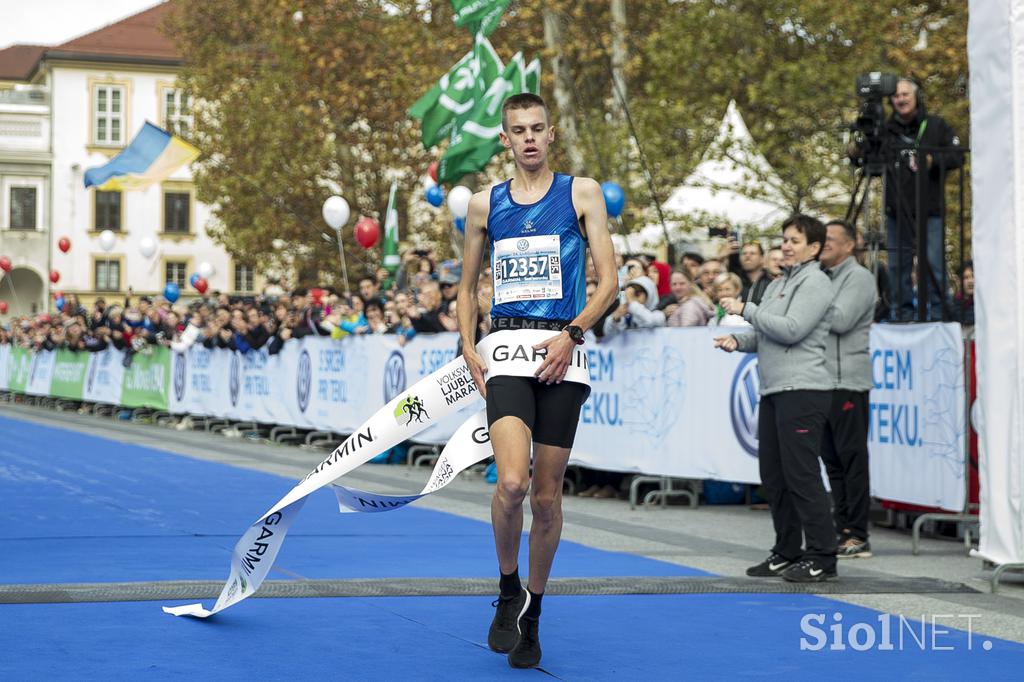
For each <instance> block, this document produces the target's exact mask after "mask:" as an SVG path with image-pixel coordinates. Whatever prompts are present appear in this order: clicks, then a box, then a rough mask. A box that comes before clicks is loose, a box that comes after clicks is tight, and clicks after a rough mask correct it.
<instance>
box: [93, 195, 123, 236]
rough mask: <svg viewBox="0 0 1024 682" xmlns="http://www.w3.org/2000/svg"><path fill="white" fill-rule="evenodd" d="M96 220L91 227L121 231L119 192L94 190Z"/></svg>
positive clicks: (98, 229) (99, 229)
mask: <svg viewBox="0 0 1024 682" xmlns="http://www.w3.org/2000/svg"><path fill="white" fill-rule="evenodd" d="M95 201H96V211H95V214H96V221H95V224H94V225H93V228H94V229H95V230H96V231H97V232H99V231H101V230H113V231H114V232H120V231H121V193H120V192H101V191H99V190H96V199H95Z"/></svg>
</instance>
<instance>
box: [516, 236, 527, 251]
mask: <svg viewBox="0 0 1024 682" xmlns="http://www.w3.org/2000/svg"><path fill="white" fill-rule="evenodd" d="M516 248H517V249H519V250H520V251H526V250H527V249H528V248H530V242H529V240H526V239H520V240H519V241H517V242H516Z"/></svg>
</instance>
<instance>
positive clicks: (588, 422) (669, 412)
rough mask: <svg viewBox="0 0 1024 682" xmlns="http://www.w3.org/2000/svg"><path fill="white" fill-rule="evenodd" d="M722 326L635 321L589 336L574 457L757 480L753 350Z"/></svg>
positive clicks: (600, 464)
mask: <svg viewBox="0 0 1024 682" xmlns="http://www.w3.org/2000/svg"><path fill="white" fill-rule="evenodd" d="M721 333H722V331H721V330H720V329H711V328H707V327H687V328H679V329H649V330H648V329H638V330H634V331H629V332H627V333H625V334H619V335H617V336H614V337H612V338H610V339H608V340H607V341H605V342H603V343H587V344H585V346H584V347H585V348H586V349H587V357H588V360H589V364H590V385H591V389H592V390H591V394H590V398H589V399H588V400H587V402H586V404H584V406H583V410H582V412H581V415H580V427H579V431H578V432H577V435H576V443H575V445H574V446H573V459H572V461H573V462H574V463H576V464H581V465H584V466H588V467H593V468H596V469H605V470H608V471H628V472H636V473H645V474H654V475H664V476H678V477H682V478H698V479H704V478H715V479H719V480H724V481H737V482H747V483H756V482H757V481H758V476H759V475H758V464H757V404H758V387H759V383H758V376H757V356H755V355H746V354H743V353H725V352H723V351H721V350H717V349H715V348H713V346H712V339H713V338H714V337H715V336H718V335H720V334H721Z"/></svg>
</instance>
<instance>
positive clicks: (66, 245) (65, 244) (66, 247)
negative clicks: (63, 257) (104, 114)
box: [57, 237, 71, 253]
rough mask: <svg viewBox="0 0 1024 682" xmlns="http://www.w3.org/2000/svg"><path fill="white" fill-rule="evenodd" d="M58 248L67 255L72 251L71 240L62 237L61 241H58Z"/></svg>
mask: <svg viewBox="0 0 1024 682" xmlns="http://www.w3.org/2000/svg"><path fill="white" fill-rule="evenodd" d="M57 248H58V249H60V250H61V251H62V252H63V253H67V252H68V251H70V250H71V240H70V239H68V238H67V237H61V238H60V239H58V240H57Z"/></svg>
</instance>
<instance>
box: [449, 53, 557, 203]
mask: <svg viewBox="0 0 1024 682" xmlns="http://www.w3.org/2000/svg"><path fill="white" fill-rule="evenodd" d="M539 87H540V61H539V60H536V59H535V60H533V61H532V62H530V64H529V66H525V65H524V64H523V55H522V53H516V55H515V56H514V57H512V61H510V62H509V63H508V65H507V66H506V67H505V71H504V72H503V73H502V74H501V75H500V76H499V77H498V78H495V79H494V81H493V82H492V83H491V85H490V87H488V88H487V92H486V93H484V96H483V97H482V98H481V99H480V101H479V102H477V104H476V106H475V107H474V108H473V110H472V111H471V112H470V113H469V116H468V117H467V120H466V122H465V123H463V124H462V127H461V128H460V129H459V130H458V131H456V132H455V133H454V134H453V135H452V141H451V144H450V145H449V146H448V149H447V150H446V151H445V153H444V156H443V157H441V161H440V163H439V164H438V168H437V181H438V182H440V183H451V182H456V181H457V180H458V179H459V178H461V177H462V176H463V175H466V174H467V173H477V172H479V171H482V170H483V169H484V167H485V166H486V165H487V163H488V162H489V161H490V160H491V158H492V157H494V155H495V154H497V153H498V152H500V151H501V150H502V146H501V140H500V139H499V137H498V135H499V133H501V105H502V104H503V103H504V102H505V99H506V98H508V97H509V96H510V95H517V94H519V93H521V92H533V93H536V92H538V90H539Z"/></svg>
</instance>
